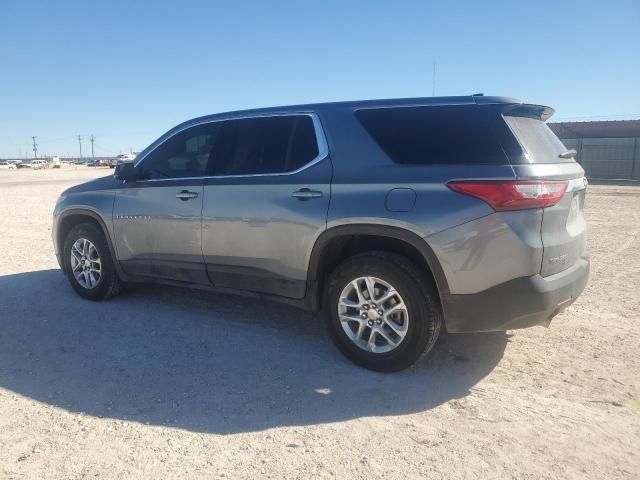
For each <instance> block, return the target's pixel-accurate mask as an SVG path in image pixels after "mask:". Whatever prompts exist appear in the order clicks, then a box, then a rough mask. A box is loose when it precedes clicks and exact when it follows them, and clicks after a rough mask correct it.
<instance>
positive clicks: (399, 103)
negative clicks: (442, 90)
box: [136, 94, 524, 159]
mask: <svg viewBox="0 0 640 480" xmlns="http://www.w3.org/2000/svg"><path fill="white" fill-rule="evenodd" d="M522 104H524V102H522V100H519V99H517V98H511V97H492V96H484V95H483V94H476V95H465V96H453V97H415V98H388V99H377V100H347V101H341V102H324V103H308V104H301V105H283V106H279V107H264V108H253V109H248V110H235V111H229V112H220V113H215V114H211V115H204V116H201V117H197V118H192V119H190V120H187V121H185V122H183V123H181V124H179V125H176V126H175V127H173V128H172V129H171V130H169V131H167V132H165V133H164V134H163V135H162V136H161V137H160V138H158V139H157V140H156V141H154V142H153V143H152V144H151V145H149V146H148V147H147V148H145V149H144V150H143V151H142V152H140V154H139V155H138V157H136V158H139V159H142V158H144V156H145V154H146V153H147V152H148V151H150V150H153V149H154V148H155V147H156V146H157V145H158V144H159V143H161V142H162V141H164V139H166V138H168V137H170V136H171V135H173V134H175V133H176V132H178V131H180V130H184V129H185V128H188V127H191V126H193V125H197V124H199V123H206V122H208V121H214V120H218V119H226V118H234V117H244V116H253V115H269V114H284V113H304V112H313V111H320V110H330V109H332V108H334V107H345V106H347V107H352V108H354V109H358V108H384V107H403V106H404V107H406V106H419V105H522Z"/></svg>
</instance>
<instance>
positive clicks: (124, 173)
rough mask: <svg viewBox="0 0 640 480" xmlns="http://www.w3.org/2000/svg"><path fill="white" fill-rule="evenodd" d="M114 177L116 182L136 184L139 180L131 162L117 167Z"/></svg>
mask: <svg viewBox="0 0 640 480" xmlns="http://www.w3.org/2000/svg"><path fill="white" fill-rule="evenodd" d="M113 176H114V178H115V179H116V180H124V181H125V182H135V181H136V180H137V179H138V175H137V172H136V169H135V167H134V165H133V163H131V162H127V163H119V164H118V165H116V169H115V171H114V172H113Z"/></svg>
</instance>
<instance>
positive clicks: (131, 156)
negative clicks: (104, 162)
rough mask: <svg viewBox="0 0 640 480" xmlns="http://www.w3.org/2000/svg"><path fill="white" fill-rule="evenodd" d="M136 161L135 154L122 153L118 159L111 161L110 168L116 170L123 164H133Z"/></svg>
mask: <svg viewBox="0 0 640 480" xmlns="http://www.w3.org/2000/svg"><path fill="white" fill-rule="evenodd" d="M135 159H136V156H135V155H134V154H133V153H121V154H120V155H118V156H117V157H115V158H111V159H109V168H116V166H118V165H120V164H122V163H127V162H133V161H134V160H135Z"/></svg>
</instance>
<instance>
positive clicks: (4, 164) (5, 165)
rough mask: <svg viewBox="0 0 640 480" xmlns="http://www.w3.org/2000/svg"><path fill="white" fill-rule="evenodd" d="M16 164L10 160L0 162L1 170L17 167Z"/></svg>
mask: <svg viewBox="0 0 640 480" xmlns="http://www.w3.org/2000/svg"><path fill="white" fill-rule="evenodd" d="M15 168H16V166H15V164H13V163H10V162H0V170H9V169H15Z"/></svg>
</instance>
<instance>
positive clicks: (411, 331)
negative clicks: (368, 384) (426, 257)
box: [324, 252, 442, 372]
mask: <svg viewBox="0 0 640 480" xmlns="http://www.w3.org/2000/svg"><path fill="white" fill-rule="evenodd" d="M324 311H325V315H326V321H327V325H328V328H329V332H330V334H331V336H332V338H333V340H334V342H335V343H336V345H337V346H338V348H339V349H340V350H341V351H342V352H343V353H344V354H345V355H346V356H347V357H348V358H349V359H350V360H352V361H353V362H354V363H356V364H357V365H360V366H362V367H365V368H368V369H370V370H376V371H382V372H393V371H398V370H403V369H405V368H407V367H409V366H411V365H413V364H414V363H415V362H416V361H417V360H418V359H419V358H420V357H421V356H422V355H423V354H425V353H427V352H428V351H429V350H431V348H432V347H433V345H434V344H435V342H436V340H437V338H438V335H439V333H440V327H441V325H442V313H441V309H440V304H439V301H438V297H437V293H436V290H435V286H434V285H433V284H432V282H430V281H429V280H428V278H426V277H425V275H424V274H423V273H422V272H421V271H420V270H419V269H417V268H416V266H415V265H414V264H413V263H412V262H411V261H410V260H408V259H406V258H405V257H402V256H400V255H396V254H392V253H387V252H368V253H363V254H359V255H355V256H353V257H351V258H348V259H347V260H345V261H344V262H343V263H342V264H340V265H339V266H338V268H337V269H336V270H334V272H333V273H332V274H331V276H330V278H329V281H328V286H327V290H326V295H325V305H324Z"/></svg>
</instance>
